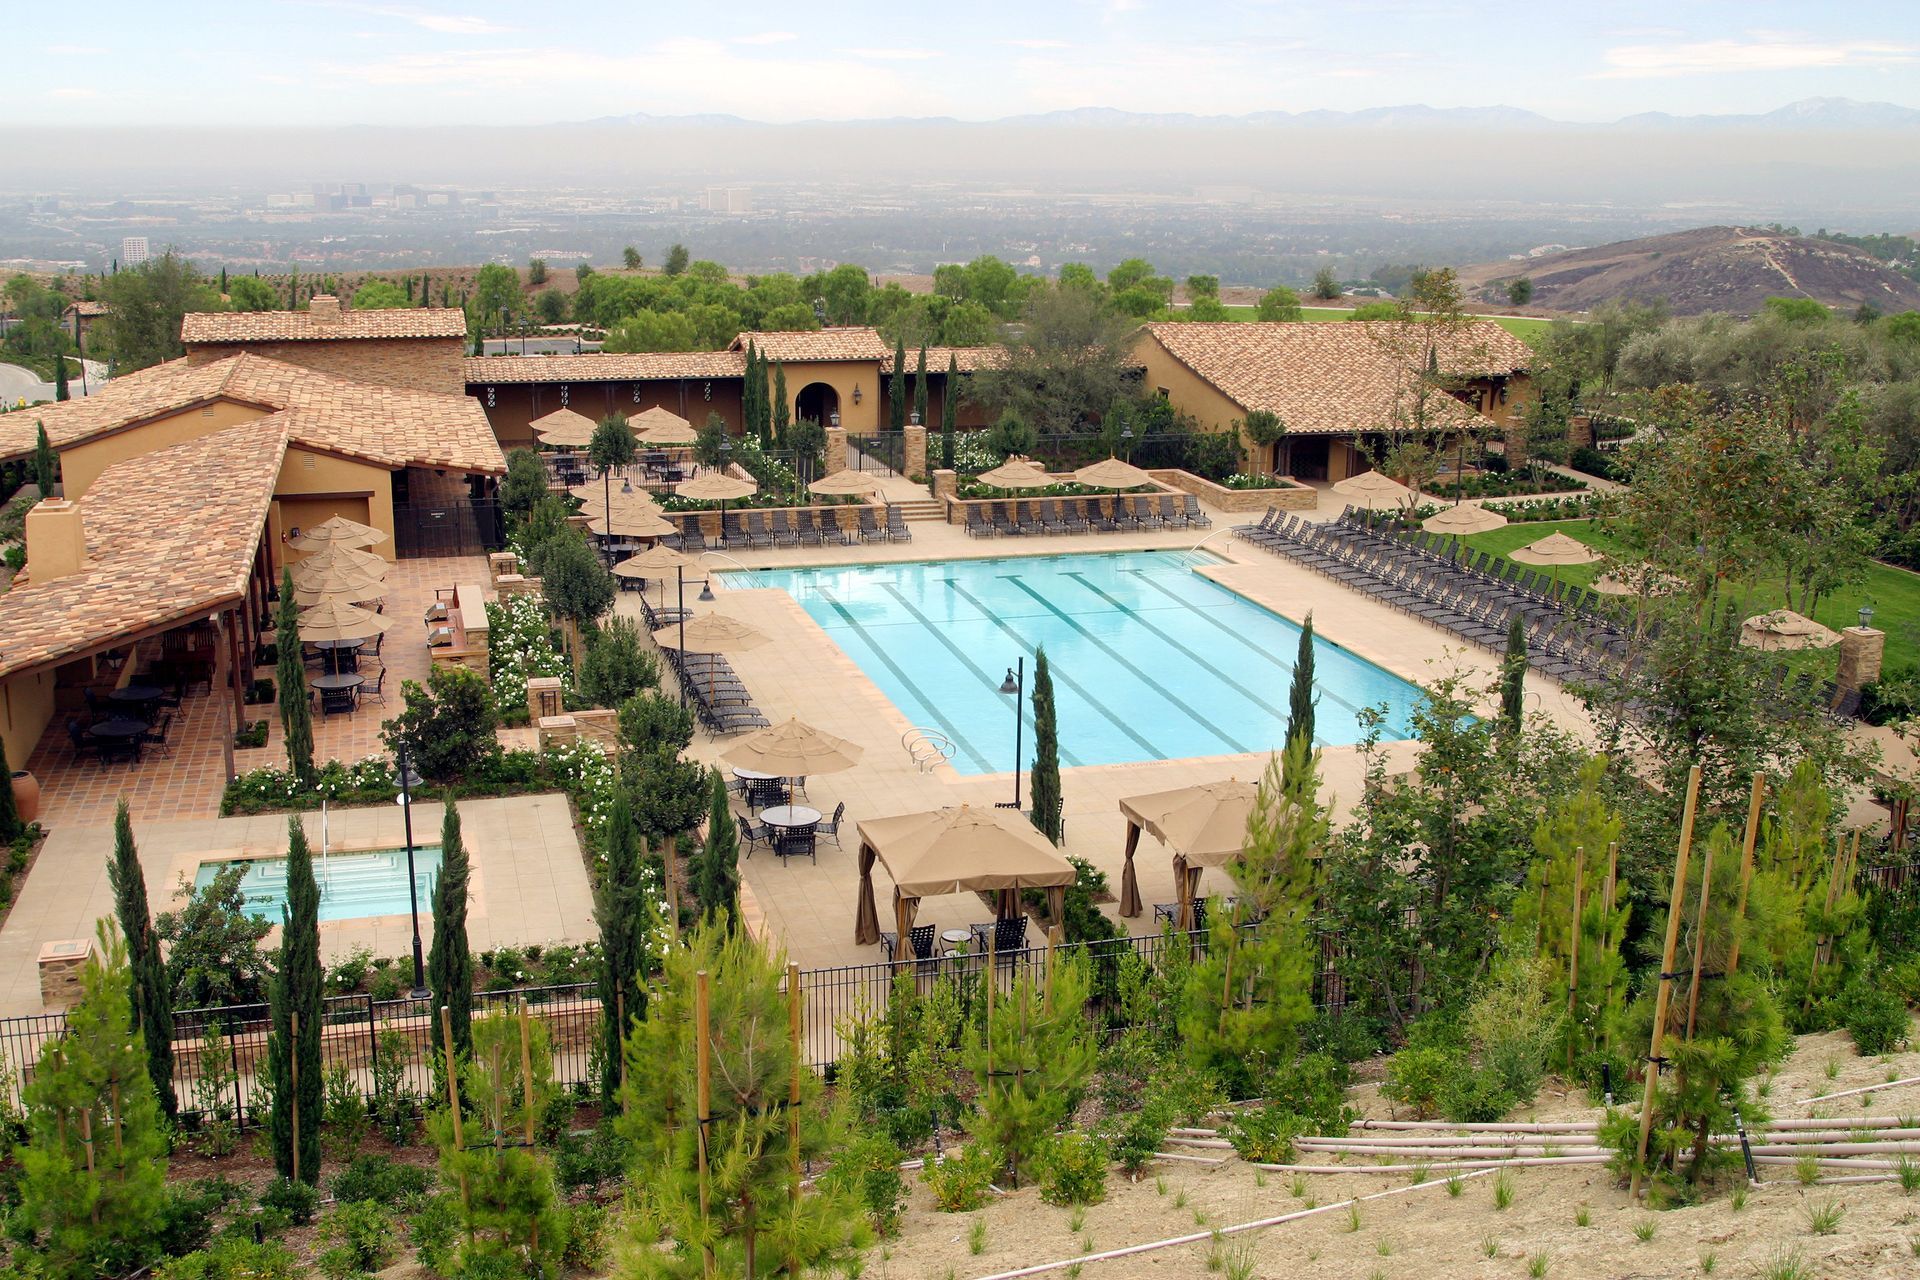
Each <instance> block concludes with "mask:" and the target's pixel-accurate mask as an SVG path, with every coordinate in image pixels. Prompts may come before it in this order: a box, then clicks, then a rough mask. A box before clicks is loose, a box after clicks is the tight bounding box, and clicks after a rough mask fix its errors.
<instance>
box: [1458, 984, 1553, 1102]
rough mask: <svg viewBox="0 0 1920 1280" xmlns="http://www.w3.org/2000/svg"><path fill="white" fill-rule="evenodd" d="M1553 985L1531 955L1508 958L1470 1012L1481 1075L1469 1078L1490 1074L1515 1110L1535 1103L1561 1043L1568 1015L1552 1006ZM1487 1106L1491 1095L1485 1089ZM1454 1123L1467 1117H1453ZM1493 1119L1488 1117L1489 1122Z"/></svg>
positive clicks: (1469, 1033)
mask: <svg viewBox="0 0 1920 1280" xmlns="http://www.w3.org/2000/svg"><path fill="white" fill-rule="evenodd" d="M1552 985H1553V975H1552V969H1551V966H1550V965H1549V964H1548V962H1547V961H1545V960H1543V959H1540V958H1538V957H1535V956H1532V955H1527V956H1518V955H1505V956H1502V957H1501V958H1500V959H1499V960H1497V961H1496V962H1495V964H1494V970H1493V977H1492V979H1491V980H1490V981H1489V982H1488V983H1487V985H1486V986H1485V988H1483V989H1482V991H1481V992H1480V994H1479V995H1478V996H1477V997H1476V998H1475V999H1474V1002H1473V1003H1472V1004H1471V1005H1469V1006H1468V1007H1467V1010H1466V1013H1465V1015H1464V1016H1463V1018H1462V1022H1461V1030H1462V1032H1463V1033H1464V1034H1465V1036H1466V1041H1467V1049H1468V1052H1469V1054H1470V1055H1471V1057H1472V1059H1473V1063H1474V1066H1475V1067H1476V1068H1477V1070H1475V1071H1472V1072H1468V1073H1463V1075H1462V1077H1461V1078H1460V1079H1459V1080H1458V1081H1457V1083H1458V1084H1460V1085H1465V1084H1466V1083H1467V1077H1468V1076H1479V1075H1481V1074H1483V1073H1484V1074H1488V1075H1491V1076H1492V1078H1493V1079H1494V1080H1495V1081H1497V1082H1498V1084H1499V1086H1500V1090H1501V1091H1502V1092H1504V1093H1506V1094H1507V1095H1508V1096H1509V1097H1510V1099H1511V1101H1510V1102H1509V1103H1508V1104H1507V1106H1504V1107H1501V1108H1500V1112H1501V1113H1502V1114H1504V1113H1505V1112H1506V1111H1508V1110H1509V1109H1511V1107H1513V1106H1514V1105H1517V1104H1519V1103H1524V1102H1531V1101H1532V1100H1533V1096H1534V1094H1535V1093H1537V1092H1538V1091H1539V1089H1540V1080H1541V1078H1542V1077H1543V1076H1544V1075H1545V1074H1546V1070H1547V1056H1548V1054H1549V1053H1551V1052H1552V1050H1553V1048H1554V1046H1555V1045H1556V1044H1559V1043H1560V1042H1561V1033H1562V1028H1563V1027H1564V1025H1565V1017H1566V1015H1565V1013H1564V1011H1563V1010H1562V1008H1561V1005H1560V1003H1559V1002H1552V1003H1550V1002H1549V997H1550V993H1551V990H1552ZM1480 1096H1481V1097H1482V1099H1483V1101H1484V1100H1486V1099H1487V1098H1488V1097H1489V1095H1487V1094H1486V1093H1485V1091H1484V1090H1482V1091H1481V1093H1480ZM1448 1115H1449V1118H1451V1119H1455V1120H1459V1119H1463V1118H1464V1117H1461V1116H1456V1115H1453V1114H1452V1111H1451V1109H1449V1112H1448ZM1491 1118H1494V1117H1489V1119H1491Z"/></svg>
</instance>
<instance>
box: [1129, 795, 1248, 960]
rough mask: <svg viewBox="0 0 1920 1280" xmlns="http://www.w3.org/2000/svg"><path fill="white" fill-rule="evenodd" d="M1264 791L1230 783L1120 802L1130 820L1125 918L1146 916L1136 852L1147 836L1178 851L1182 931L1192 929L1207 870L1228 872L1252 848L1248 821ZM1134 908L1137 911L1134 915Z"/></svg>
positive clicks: (1176, 867)
mask: <svg viewBox="0 0 1920 1280" xmlns="http://www.w3.org/2000/svg"><path fill="white" fill-rule="evenodd" d="M1258 795H1259V788H1258V787H1256V786H1255V785H1254V784H1253V783H1251V782H1241V781H1240V780H1238V779H1237V778H1229V779H1227V780H1226V781H1224V782H1203V783H1200V784H1199V785H1197V786H1191V787H1179V788H1176V789H1175V790H1172V791H1155V792H1152V793H1151V794H1148V795H1144V796H1129V797H1127V798H1126V799H1124V800H1122V801H1121V802H1120V812H1121V813H1123V814H1125V815H1126V818H1127V851H1126V859H1127V861H1126V870H1125V871H1124V872H1123V873H1122V875H1121V878H1120V914H1121V915H1123V916H1137V915H1139V914H1140V890H1139V888H1138V886H1137V884H1136V882H1135V878H1134V871H1133V852H1134V849H1135V848H1136V847H1137V846H1138V845H1139V843H1140V833H1141V832H1142V831H1146V832H1147V833H1148V834H1149V835H1152V836H1153V837H1154V838H1155V839H1157V840H1159V841H1160V842H1161V843H1162V844H1164V845H1166V846H1167V848H1168V849H1170V850H1172V851H1173V871H1174V876H1173V879H1174V893H1175V895H1176V897H1177V898H1178V899H1179V901H1180V903H1181V906H1182V909H1181V912H1180V920H1181V927H1182V928H1191V927H1192V920H1191V918H1190V916H1191V912H1192V910H1193V906H1192V904H1193V894H1194V890H1195V888H1196V887H1197V886H1198V884H1199V881H1200V869H1201V868H1202V867H1222V866H1225V865H1226V864H1227V863H1228V862H1230V861H1232V860H1233V859H1234V858H1237V857H1239V856H1240V854H1241V853H1242V852H1243V851H1244V850H1245V849H1246V847H1247V815H1248V814H1250V813H1252V812H1253V804H1254V800H1255V799H1256V798H1257V796H1258ZM1129 907H1131V910H1129Z"/></svg>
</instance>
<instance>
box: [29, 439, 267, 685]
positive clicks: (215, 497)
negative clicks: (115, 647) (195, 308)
mask: <svg viewBox="0 0 1920 1280" xmlns="http://www.w3.org/2000/svg"><path fill="white" fill-rule="evenodd" d="M287 435H288V427H287V423H286V421H285V415H281V414H275V415H274V416H272V417H268V418H261V419H259V420H258V421H255V422H248V423H243V424H241V425H240V426H237V427H229V428H228V429H227V430H225V431H219V432H215V433H214V434H213V435H210V436H203V437H201V438H200V439H198V440H189V441H187V442H185V443H184V444H177V445H173V446H171V447H170V448H166V449H160V450H156V451H155V452H153V453H147V454H142V455H140V456H139V457H137V458H129V459H128V460H126V461H125V462H119V463H115V464H114V465H113V466H111V467H108V468H107V469H106V470H105V471H103V472H101V473H100V478H99V479H98V480H96V481H94V483H93V486H92V488H90V489H89V490H88V491H87V494H86V496H85V497H84V498H82V499H80V515H81V519H82V521H83V522H84V525H85V528H86V539H87V560H86V564H85V567H83V568H82V569H81V570H80V571H79V572H77V573H72V574H69V575H67V576H66V577H64V578H55V579H53V580H51V581H48V582H45V583H35V582H32V581H28V582H27V583H25V584H24V585H22V584H19V583H16V584H15V585H14V588H13V590H11V591H9V592H7V593H6V594H5V595H0V677H5V676H9V675H12V674H14V673H15V672H18V671H24V670H29V669H32V668H36V667H44V666H47V665H49V664H52V663H56V662H63V661H66V660H67V659H69V658H72V657H74V656H76V655H78V654H83V653H86V652H87V651H89V650H91V649H94V648H97V647H98V646H101V645H104V644H108V643H111V642H112V641H113V640H114V639H115V638H116V637H120V636H128V635H133V634H135V633H137V632H141V631H145V630H149V629H151V628H154V627H164V626H166V625H168V624H169V623H173V622H179V621H185V620H187V619H189V618H194V617H205V616H206V615H207V614H208V613H210V612H212V611H214V610H215V609H217V608H219V607H221V606H223V605H226V604H229V603H231V602H232V601H234V600H237V599H239V598H240V596H241V593H242V592H244V591H245V590H246V582H247V570H248V568H249V567H250V566H251V565H252V563H253V557H254V553H255V551H256V550H257V548H258V546H259V542H260V536H261V531H262V529H263V528H264V527H265V524H266V519H267V507H268V504H269V503H271V502H272V500H273V486H274V481H275V479H276V478H277V477H278V476H279V474H280V462H281V458H282V455H283V454H285V452H286V448H287Z"/></svg>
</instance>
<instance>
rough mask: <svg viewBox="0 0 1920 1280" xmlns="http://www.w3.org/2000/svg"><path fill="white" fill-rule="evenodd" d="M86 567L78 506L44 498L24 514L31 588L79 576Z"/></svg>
mask: <svg viewBox="0 0 1920 1280" xmlns="http://www.w3.org/2000/svg"><path fill="white" fill-rule="evenodd" d="M86 565H87V530H86V525H85V523H84V522H83V521H82V520H81V518H80V504H79V503H77V502H74V501H73V500H71V499H69V498H47V499H45V500H44V501H42V502H40V503H38V504H36V505H35V506H34V507H33V509H32V510H30V511H28V512H27V580H28V581H29V582H31V583H32V584H33V585H34V586H39V585H40V584H41V583H43V582H52V581H53V580H54V579H55V578H64V577H66V576H68V575H69V574H74V573H79V572H80V571H81V570H82V569H84V568H86Z"/></svg>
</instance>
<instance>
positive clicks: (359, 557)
mask: <svg viewBox="0 0 1920 1280" xmlns="http://www.w3.org/2000/svg"><path fill="white" fill-rule="evenodd" d="M289 567H290V568H291V569H292V570H293V585H294V589H295V590H298V591H316V590H318V591H324V590H325V589H326V587H325V585H324V584H325V583H327V582H329V581H339V580H340V577H341V575H343V574H348V575H352V574H357V575H360V576H362V577H367V578H384V577H386V576H387V571H388V570H389V569H391V568H392V567H393V565H392V563H391V562H389V561H388V560H387V558H386V557H385V556H377V555H375V554H373V553H372V552H371V551H356V550H355V549H354V548H352V547H328V548H327V549H326V550H325V551H316V552H314V553H313V554H312V555H310V556H308V557H306V558H305V559H304V560H298V561H295V562H294V563H293V564H292V565H290V566H289Z"/></svg>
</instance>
